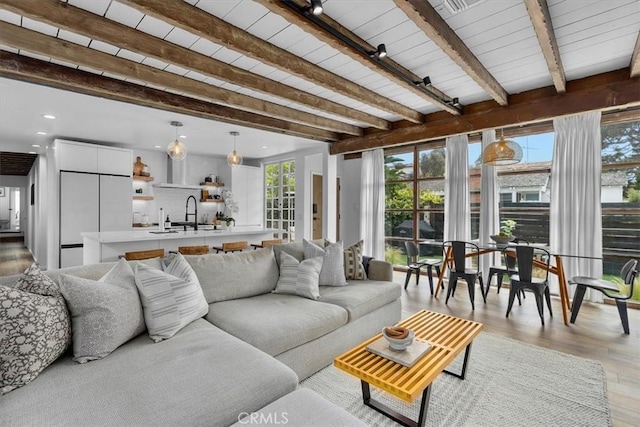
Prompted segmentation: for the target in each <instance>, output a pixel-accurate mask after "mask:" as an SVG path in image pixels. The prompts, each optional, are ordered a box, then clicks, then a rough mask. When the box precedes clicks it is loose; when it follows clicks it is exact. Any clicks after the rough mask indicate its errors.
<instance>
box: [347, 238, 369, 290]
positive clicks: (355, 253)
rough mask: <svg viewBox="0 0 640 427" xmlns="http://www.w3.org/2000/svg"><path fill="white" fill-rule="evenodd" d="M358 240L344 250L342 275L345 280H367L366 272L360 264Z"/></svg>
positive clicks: (360, 242) (360, 247)
mask: <svg viewBox="0 0 640 427" xmlns="http://www.w3.org/2000/svg"><path fill="white" fill-rule="evenodd" d="M363 244H364V242H363V241H362V240H360V241H359V242H358V243H355V244H353V245H351V246H349V247H348V248H345V250H344V275H345V276H346V277H347V280H367V273H366V272H365V270H364V264H362V245H363Z"/></svg>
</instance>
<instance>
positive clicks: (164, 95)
mask: <svg viewBox="0 0 640 427" xmlns="http://www.w3.org/2000/svg"><path fill="white" fill-rule="evenodd" d="M0 76H1V77H6V78H10V79H14V80H21V81H25V82H28V83H34V84H40V85H44V86H49V87H53V88H56V89H62V90H69V91H72V92H76V93H81V94H85V95H91V96H97V97H100V98H105V99H110V100H114V101H122V102H127V103H130V104H135V105H140V106H143V107H150V108H156V109H160V110H165V111H171V112H174V113H180V114H187V115H190V116H194V117H201V118H204V119H211V120H217V121H222V122H225V123H232V124H236V125H242V126H247V127H251V128H255V129H261V130H267V131H271V132H277V133H282V134H285V135H293V136H300V137H304V138H309V139H315V140H319V141H325V142H331V141H336V140H338V139H339V134H337V133H335V132H330V131H326V130H323V129H317V128H314V127H310V126H304V125H300V124H298V123H292V122H287V121H285V120H280V119H275V118H272V117H266V116H261V115H258V114H255V113H250V112H247V111H242V110H236V109H233V108H230V107H226V106H223V105H216V104H212V103H209V102H206V101H200V100H197V99H193V98H189V97H186V96H182V95H175V94H172V93H169V92H164V91H161V90H158V89H152V88H149V87H144V86H140V85H137V84H134V83H129V82H125V81H122V80H117V79H112V78H108V77H103V76H100V75H97V74H93V73H89V72H86V71H80V70H75V69H73V68H69V67H65V66H62V65H57V64H53V63H49V62H43V61H40V60H38V59H33V58H29V57H26V56H22V55H17V54H15V53H10V52H6V51H0Z"/></svg>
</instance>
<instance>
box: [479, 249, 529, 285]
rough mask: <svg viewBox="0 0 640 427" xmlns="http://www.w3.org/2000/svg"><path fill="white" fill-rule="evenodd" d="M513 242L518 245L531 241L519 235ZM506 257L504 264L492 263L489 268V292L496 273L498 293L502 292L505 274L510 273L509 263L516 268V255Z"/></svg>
mask: <svg viewBox="0 0 640 427" xmlns="http://www.w3.org/2000/svg"><path fill="white" fill-rule="evenodd" d="M513 243H516V244H518V245H521V244H525V245H528V244H529V241H528V240H526V239H522V238H519V237H516V238H515V239H513ZM502 258H503V259H504V265H492V266H491V268H489V278H488V279H487V293H489V288H490V287H491V279H492V278H493V276H494V275H496V277H497V279H498V285H497V288H498V291H497V292H496V293H498V294H499V293H500V288H501V287H502V281H503V279H504V276H506V275H508V274H509V271H508V270H507V265H508V264H509V265H510V267H511V268H512V269H515V268H516V259H515V258H514V257H506V258H505V257H504V256H503V257H502Z"/></svg>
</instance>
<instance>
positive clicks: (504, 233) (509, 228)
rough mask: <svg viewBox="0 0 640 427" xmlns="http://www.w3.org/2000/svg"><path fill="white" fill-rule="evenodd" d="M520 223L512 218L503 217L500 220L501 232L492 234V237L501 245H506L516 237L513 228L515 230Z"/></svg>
mask: <svg viewBox="0 0 640 427" xmlns="http://www.w3.org/2000/svg"><path fill="white" fill-rule="evenodd" d="M517 224H518V223H517V222H516V221H514V220H512V219H503V220H502V221H500V234H496V235H493V236H490V237H491V239H492V240H493V241H494V242H496V243H498V244H501V245H506V244H508V243H509V242H511V241H512V240H513V239H515V236H514V235H513V230H515V228H516V225H517Z"/></svg>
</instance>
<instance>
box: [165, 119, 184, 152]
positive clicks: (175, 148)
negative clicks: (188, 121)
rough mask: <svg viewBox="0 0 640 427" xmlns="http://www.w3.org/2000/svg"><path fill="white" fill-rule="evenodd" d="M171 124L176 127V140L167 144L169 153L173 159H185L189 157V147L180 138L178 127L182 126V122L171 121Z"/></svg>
mask: <svg viewBox="0 0 640 427" xmlns="http://www.w3.org/2000/svg"><path fill="white" fill-rule="evenodd" d="M171 126H175V128H176V140H175V141H173V142H172V143H170V144H169V145H168V146H167V154H168V155H169V157H171V158H172V159H173V160H184V158H185V157H187V147H186V146H185V145H184V144H183V143H182V142H180V141H179V140H178V128H179V127H181V126H182V122H175V121H173V122H171Z"/></svg>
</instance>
